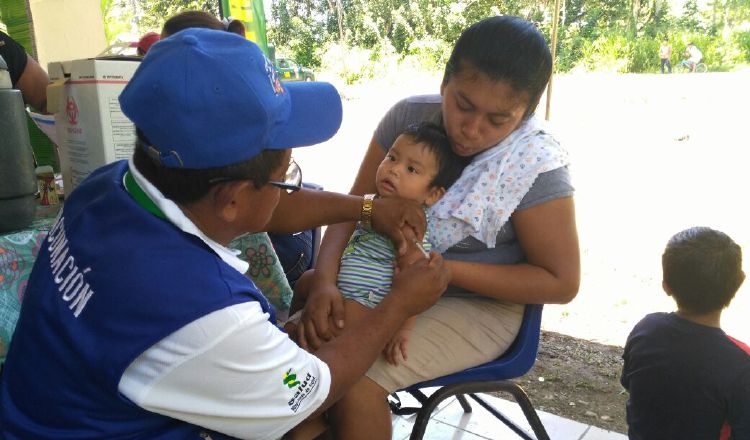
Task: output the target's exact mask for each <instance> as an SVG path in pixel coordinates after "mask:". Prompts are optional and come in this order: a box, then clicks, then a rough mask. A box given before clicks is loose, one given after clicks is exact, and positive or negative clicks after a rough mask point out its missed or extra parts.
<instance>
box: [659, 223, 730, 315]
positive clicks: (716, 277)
mask: <svg viewBox="0 0 750 440" xmlns="http://www.w3.org/2000/svg"><path fill="white" fill-rule="evenodd" d="M661 261H662V270H663V277H664V282H665V283H666V284H667V285H668V286H669V288H670V289H671V291H672V296H673V297H674V299H675V301H676V302H677V306H678V307H679V308H680V309H682V310H685V311H689V312H692V313H699V314H706V313H711V312H715V311H717V310H721V309H723V308H725V307H727V306H728V305H729V303H730V302H731V301H732V299H733V298H734V295H735V294H736V293H737V289H739V288H740V286H741V285H742V282H743V281H744V280H745V273H744V272H743V271H742V249H741V248H740V246H739V245H738V244H737V243H735V242H734V241H733V240H732V239H731V238H730V237H729V236H728V235H726V234H725V233H723V232H720V231H716V230H714V229H711V228H708V227H692V228H689V229H686V230H684V231H681V232H678V233H677V234H675V235H674V236H673V237H672V238H671V239H670V240H669V242H668V243H667V246H666V248H665V249H664V254H663V255H662V258H661Z"/></svg>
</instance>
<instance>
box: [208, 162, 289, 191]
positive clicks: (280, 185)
mask: <svg viewBox="0 0 750 440" xmlns="http://www.w3.org/2000/svg"><path fill="white" fill-rule="evenodd" d="M232 180H252V179H249V178H247V177H214V178H213V179H210V180H209V181H208V183H209V184H211V185H213V184H216V183H222V182H230V181H232ZM268 185H272V186H275V187H277V188H281V189H283V190H285V191H286V192H287V194H291V193H293V192H296V191H299V190H300V188H302V169H301V168H300V167H299V165H297V162H295V161H294V159H292V160H290V161H289V167H287V169H286V173H284V181H283V182H280V181H276V180H271V181H269V182H268Z"/></svg>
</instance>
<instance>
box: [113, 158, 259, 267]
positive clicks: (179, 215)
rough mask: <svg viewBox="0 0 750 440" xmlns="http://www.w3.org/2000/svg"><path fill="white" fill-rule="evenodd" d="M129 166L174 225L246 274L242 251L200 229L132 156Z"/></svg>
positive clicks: (149, 195)
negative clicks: (151, 179) (223, 243)
mask: <svg viewBox="0 0 750 440" xmlns="http://www.w3.org/2000/svg"><path fill="white" fill-rule="evenodd" d="M128 167H129V168H130V174H132V175H133V178H134V179H135V181H136V183H137V184H138V186H140V187H141V189H142V190H143V192H144V193H146V195H147V196H148V198H149V199H151V201H153V202H154V204H156V206H157V207H158V208H159V209H160V210H161V212H163V213H164V216H165V217H166V218H167V220H169V221H170V222H172V224H173V225H175V226H177V227H178V228H179V229H181V230H182V231H184V232H187V233H188V234H191V235H195V236H196V237H198V238H200V239H201V240H203V242H204V243H206V244H207V245H208V247H210V248H211V249H213V251H214V252H216V254H217V255H218V256H219V258H221V259H222V260H223V261H224V262H225V263H227V264H228V265H230V266H232V267H233V268H235V269H236V270H237V271H238V272H239V273H242V274H244V273H245V272H247V269H248V268H249V267H250V265H249V264H248V263H247V262H245V261H242V260H240V259H239V258H238V257H237V256H238V255H239V254H240V251H238V250H235V249H230V248H228V247H226V246H223V245H221V244H219V243H217V242H216V241H214V240H212V239H211V238H209V237H208V236H207V235H206V234H204V233H203V231H201V230H200V229H198V227H197V226H195V223H193V222H192V221H191V220H190V219H189V218H188V217H187V216H186V215H185V213H183V212H182V209H180V207H179V206H177V204H176V203H175V202H173V201H172V200H170V199H168V198H166V197H164V195H163V194H162V193H161V191H159V190H158V189H157V188H156V187H155V186H154V185H152V184H151V182H149V181H148V179H146V178H145V177H143V174H141V173H140V172H139V171H138V169H137V168H136V167H135V164H134V163H133V158H132V157H131V158H130V160H128ZM123 179H124V177H123Z"/></svg>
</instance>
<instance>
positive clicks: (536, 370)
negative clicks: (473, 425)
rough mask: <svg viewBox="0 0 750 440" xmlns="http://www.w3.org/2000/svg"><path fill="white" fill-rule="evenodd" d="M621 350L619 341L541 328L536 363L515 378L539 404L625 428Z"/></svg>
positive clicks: (605, 425)
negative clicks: (599, 340)
mask: <svg viewBox="0 0 750 440" xmlns="http://www.w3.org/2000/svg"><path fill="white" fill-rule="evenodd" d="M621 356H622V348H621V347H618V346H613V345H604V344H598V343H596V342H591V341H588V340H586V339H578V338H573V337H571V336H567V335H563V334H560V333H555V332H550V331H543V332H542V337H541V340H540V346H539V354H538V355H537V361H536V364H534V367H533V368H532V369H531V371H529V372H528V373H527V374H526V375H525V376H524V377H522V378H520V379H518V380H517V381H516V382H517V383H518V384H519V385H521V387H522V388H523V389H524V390H525V391H526V393H527V394H528V395H529V398H530V399H531V402H532V403H533V404H534V407H535V408H536V409H537V410H540V411H546V412H549V413H552V414H556V415H558V416H561V417H565V418H567V419H572V420H576V421H578V422H581V423H585V424H587V425H594V426H597V427H599V428H602V429H606V430H608V431H615V432H620V433H623V434H625V433H627V424H626V423H625V402H626V401H627V394H626V393H625V392H624V391H623V389H622V386H620V382H619V380H620V372H621V371H622V357H621ZM499 397H502V398H506V399H507V398H508V396H503V395H499Z"/></svg>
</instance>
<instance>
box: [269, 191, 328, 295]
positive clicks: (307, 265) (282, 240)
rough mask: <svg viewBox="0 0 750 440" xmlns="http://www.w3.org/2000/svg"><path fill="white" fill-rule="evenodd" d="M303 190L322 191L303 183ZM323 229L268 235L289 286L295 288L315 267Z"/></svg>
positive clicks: (270, 233)
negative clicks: (303, 275)
mask: <svg viewBox="0 0 750 440" xmlns="http://www.w3.org/2000/svg"><path fill="white" fill-rule="evenodd" d="M302 187H303V188H308V189H317V190H322V189H323V187H322V186H321V185H318V184H316V183H310V182H302ZM321 236H322V228H320V227H317V228H313V229H307V230H305V231H300V232H297V233H294V234H274V233H272V232H269V233H268V237H269V238H270V239H271V243H273V247H274V250H275V251H276V255H277V256H278V258H279V262H280V263H281V267H282V268H283V269H284V274H285V275H286V279H287V280H288V281H289V286H291V287H292V288H294V285H295V284H296V283H297V280H298V279H299V277H300V276H302V274H303V273H304V272H305V271H306V270H309V269H312V268H313V267H314V266H315V260H316V258H317V256H318V248H319V247H320V240H321Z"/></svg>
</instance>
